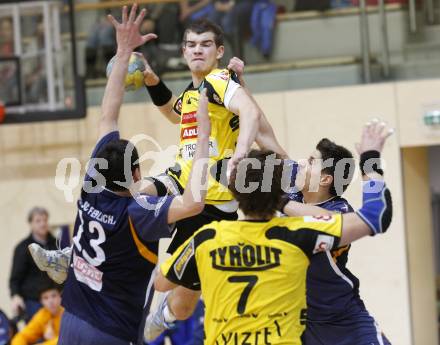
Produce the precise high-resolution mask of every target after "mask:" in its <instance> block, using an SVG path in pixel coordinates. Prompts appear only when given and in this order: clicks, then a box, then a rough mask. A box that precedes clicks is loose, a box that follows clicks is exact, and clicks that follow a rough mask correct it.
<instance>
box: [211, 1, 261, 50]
mask: <svg viewBox="0 0 440 345" xmlns="http://www.w3.org/2000/svg"><path fill="white" fill-rule="evenodd" d="M214 6H215V11H213V12H212V13H211V14H210V17H209V19H211V20H212V21H213V22H215V23H217V24H218V25H220V26H221V27H222V28H223V31H224V32H225V36H226V38H227V39H228V41H229V43H230V44H231V48H232V53H233V55H234V56H238V57H239V58H243V37H244V36H245V33H246V32H249V23H250V17H251V13H252V7H253V1H251V0H216V1H215V2H214Z"/></svg>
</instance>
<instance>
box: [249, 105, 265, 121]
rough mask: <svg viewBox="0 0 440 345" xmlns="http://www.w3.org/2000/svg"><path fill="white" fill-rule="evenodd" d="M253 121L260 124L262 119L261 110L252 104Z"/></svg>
mask: <svg viewBox="0 0 440 345" xmlns="http://www.w3.org/2000/svg"><path fill="white" fill-rule="evenodd" d="M252 113H253V119H252V120H253V121H256V123H258V124H259V123H260V120H261V118H262V117H263V114H262V112H261V110H260V109H259V108H258V107H257V106H256V105H255V104H254V105H253V112H252Z"/></svg>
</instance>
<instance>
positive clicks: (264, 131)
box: [228, 57, 289, 159]
mask: <svg viewBox="0 0 440 345" xmlns="http://www.w3.org/2000/svg"><path fill="white" fill-rule="evenodd" d="M228 69H230V70H232V71H234V72H235V73H236V74H237V77H238V79H239V81H240V85H241V86H242V87H243V89H244V90H245V91H246V93H247V94H248V96H249V97H250V98H251V99H252V101H253V102H254V103H255V105H256V106H257V107H258V110H259V111H260V114H261V117H260V123H259V127H258V132H257V135H256V137H255V141H256V142H257V144H258V146H259V147H260V148H261V149H263V150H270V151H273V152H276V153H278V154H279V155H281V157H282V158H284V159H286V158H289V156H288V154H287V152H286V151H285V150H284V149H283V147H282V146H281V145H280V143H279V142H278V139H277V138H276V136H275V132H274V130H273V128H272V126H271V125H270V123H269V121H268V120H267V118H266V115H265V114H264V112H263V110H262V109H261V108H260V106H259V105H258V103H257V101H256V100H255V98H254V97H253V96H252V94H251V92H250V90H249V89H248V88H247V87H246V82H245V80H244V62H243V61H242V60H240V59H239V58H237V57H233V58H232V59H231V60H230V61H229V64H228Z"/></svg>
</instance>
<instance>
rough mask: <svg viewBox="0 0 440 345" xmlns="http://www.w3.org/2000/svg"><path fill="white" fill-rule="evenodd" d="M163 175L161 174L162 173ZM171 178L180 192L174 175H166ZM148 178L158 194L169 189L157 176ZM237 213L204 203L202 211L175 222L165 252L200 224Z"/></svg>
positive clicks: (236, 217) (180, 242) (190, 234)
mask: <svg viewBox="0 0 440 345" xmlns="http://www.w3.org/2000/svg"><path fill="white" fill-rule="evenodd" d="M162 176H163V175H162ZM168 177H170V178H171V179H172V180H174V184H175V186H177V188H178V189H179V192H180V194H182V193H183V188H182V186H180V184H179V183H178V182H177V181H176V180H175V179H174V177H172V176H170V175H168ZM148 179H149V180H151V181H153V183H154V186H155V187H156V190H157V193H158V196H165V195H166V194H167V192H168V190H169V188H167V187H166V186H165V184H164V183H163V182H162V181H160V180H159V179H158V178H155V177H149V178H148ZM237 219H238V213H237V212H224V211H222V210H220V209H218V208H217V207H215V206H214V205H209V204H207V205H205V208H204V209H203V211H202V212H201V213H200V214H198V215H196V216H193V217H189V218H185V219H182V220H179V221H178V222H176V229H177V232H176V233H175V235H174V237H173V239H172V241H171V243H170V246H169V247H168V250H167V252H168V253H170V254H172V253H174V252H175V251H176V249H177V248H179V247H180V246H181V245H182V244H183V243H184V242H185V241H186V240H187V239H188V238H190V237H191V236H192V235H193V234H194V233H195V232H196V231H197V230H199V229H200V228H201V227H202V226H204V225H206V224H209V223H212V222H214V221H220V220H237Z"/></svg>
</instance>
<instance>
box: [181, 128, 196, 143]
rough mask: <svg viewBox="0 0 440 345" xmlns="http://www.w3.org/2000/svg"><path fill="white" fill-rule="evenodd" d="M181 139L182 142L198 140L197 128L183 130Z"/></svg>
mask: <svg viewBox="0 0 440 345" xmlns="http://www.w3.org/2000/svg"><path fill="white" fill-rule="evenodd" d="M180 138H181V139H182V140H185V139H195V138H197V126H191V127H186V128H182V130H181V132H180Z"/></svg>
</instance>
